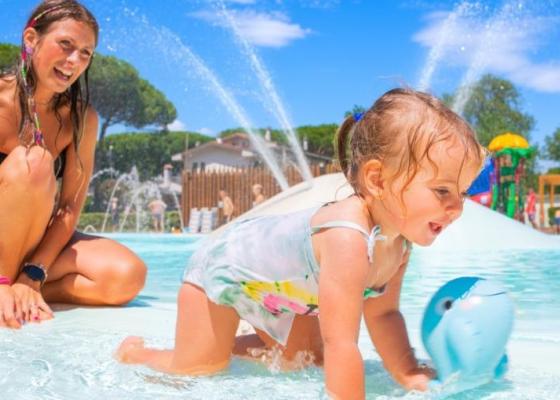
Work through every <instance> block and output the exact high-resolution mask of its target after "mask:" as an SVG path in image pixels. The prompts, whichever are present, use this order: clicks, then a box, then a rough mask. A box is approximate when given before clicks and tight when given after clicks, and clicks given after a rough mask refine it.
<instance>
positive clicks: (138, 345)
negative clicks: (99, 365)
mask: <svg viewBox="0 0 560 400" xmlns="http://www.w3.org/2000/svg"><path fill="white" fill-rule="evenodd" d="M143 349H144V339H142V338H141V337H138V336H129V337H127V338H126V339H125V340H123V341H122V343H121V344H120V346H119V348H118V349H117V351H116V352H115V354H114V357H115V358H116V359H117V360H118V361H120V362H122V363H124V364H136V363H137V362H138V361H137V357H136V355H137V354H138V353H139V351H142V350H143Z"/></svg>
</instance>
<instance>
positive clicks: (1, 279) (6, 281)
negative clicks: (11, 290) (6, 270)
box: [0, 275, 12, 286]
mask: <svg viewBox="0 0 560 400" xmlns="http://www.w3.org/2000/svg"><path fill="white" fill-rule="evenodd" d="M11 284H12V280H11V279H10V278H8V277H7V276H2V275H0V285H8V286H10V285H11Z"/></svg>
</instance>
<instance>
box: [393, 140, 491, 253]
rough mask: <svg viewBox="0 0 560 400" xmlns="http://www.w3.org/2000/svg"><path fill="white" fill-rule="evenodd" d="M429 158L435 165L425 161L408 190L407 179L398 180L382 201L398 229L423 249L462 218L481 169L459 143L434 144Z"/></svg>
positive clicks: (399, 178)
mask: <svg viewBox="0 0 560 400" xmlns="http://www.w3.org/2000/svg"><path fill="white" fill-rule="evenodd" d="M429 156H430V159H431V160H432V161H433V163H434V164H435V165H433V164H432V163H430V161H429V160H427V159H424V160H423V161H422V163H421V164H420V168H419V170H418V173H417V174H416V176H415V177H414V179H413V180H412V182H410V184H409V185H408V186H406V187H405V185H406V179H405V177H404V176H400V177H398V178H397V179H396V180H395V181H394V182H393V185H392V186H391V185H390V186H389V187H388V188H385V190H384V200H383V204H384V206H385V208H386V209H387V211H388V212H389V213H390V214H391V217H392V218H391V219H392V220H393V221H394V222H395V229H396V230H398V231H399V233H400V234H401V235H403V236H404V237H405V238H406V239H408V240H409V241H411V242H413V243H416V244H419V245H421V246H428V245H430V244H432V243H433V241H434V240H435V239H436V238H437V236H438V235H439V234H440V233H441V232H442V231H443V230H444V229H445V228H447V226H449V225H450V224H451V223H452V222H453V221H455V220H456V219H457V218H459V217H460V216H461V213H462V212H463V201H464V198H465V196H466V191H467V189H468V188H469V186H470V185H471V183H472V181H473V180H474V179H475V178H476V176H477V174H478V172H479V169H480V168H479V165H478V163H477V162H476V161H475V160H473V159H464V157H465V148H464V146H463V145H461V144H460V143H459V142H458V141H453V142H451V143H450V142H449V141H448V142H441V143H437V144H435V145H434V146H433V147H432V148H431V149H430V152H429ZM463 162H464V165H462V163H463ZM401 193H402V198H401ZM401 199H402V200H401Z"/></svg>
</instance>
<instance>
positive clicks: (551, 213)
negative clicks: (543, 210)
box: [548, 207, 560, 225]
mask: <svg viewBox="0 0 560 400" xmlns="http://www.w3.org/2000/svg"><path fill="white" fill-rule="evenodd" d="M559 208H560V207H549V208H548V224H549V225H556V221H555V219H554V214H555V213H556V210H558V209H559Z"/></svg>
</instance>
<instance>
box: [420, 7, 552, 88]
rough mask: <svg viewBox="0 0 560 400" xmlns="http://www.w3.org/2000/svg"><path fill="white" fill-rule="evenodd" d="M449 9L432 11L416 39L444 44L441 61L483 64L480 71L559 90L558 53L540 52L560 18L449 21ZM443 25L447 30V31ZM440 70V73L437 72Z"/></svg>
mask: <svg viewBox="0 0 560 400" xmlns="http://www.w3.org/2000/svg"><path fill="white" fill-rule="evenodd" d="M447 17H448V14H445V13H434V14H432V15H431V16H430V18H429V19H428V25H427V26H426V27H425V28H424V29H422V30H421V31H420V32H417V33H416V34H415V35H414V37H413V40H415V41H416V42H418V43H420V44H422V45H423V46H426V47H429V48H432V47H433V46H436V45H438V43H439V45H441V44H442V39H441V38H442V35H444V44H443V48H442V49H441V50H442V52H443V57H442V61H441V62H442V63H444V64H447V65H454V66H461V67H467V68H468V67H470V66H472V65H473V63H479V64H480V70H481V72H482V73H483V72H492V73H496V74H499V75H502V76H504V77H506V78H507V79H510V80H511V81H513V82H514V83H515V84H518V85H522V86H525V87H528V88H531V89H534V90H537V91H541V92H560V57H559V55H558V54H555V55H554V56H555V57H557V58H556V59H544V53H539V50H541V49H542V48H543V47H544V46H545V45H549V46H552V47H556V46H557V45H556V44H554V43H550V42H553V40H551V39H552V38H553V37H555V34H556V36H558V35H557V32H555V30H557V29H558V28H557V27H558V23H559V22H560V17H557V16H549V17H543V16H540V17H538V16H535V15H531V14H530V13H527V14H526V15H523V14H520V15H515V16H511V15H507V14H505V15H498V16H497V17H496V16H494V17H492V18H490V19H481V18H480V17H476V16H472V15H468V16H465V17H461V18H457V20H456V21H454V23H453V24H452V25H451V26H450V25H449V24H447V25H446V24H445V21H446V18H447ZM444 30H445V31H444ZM436 74H437V72H436Z"/></svg>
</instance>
